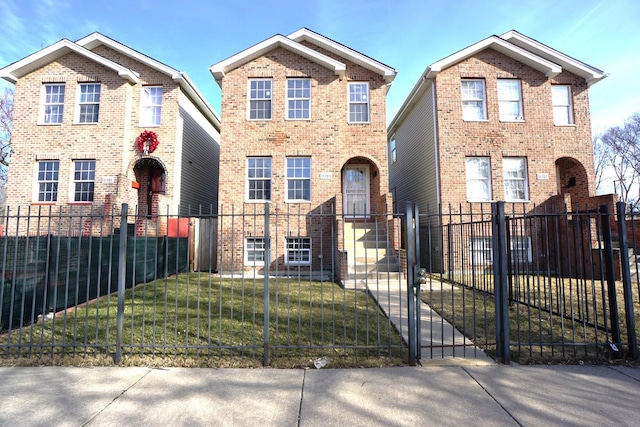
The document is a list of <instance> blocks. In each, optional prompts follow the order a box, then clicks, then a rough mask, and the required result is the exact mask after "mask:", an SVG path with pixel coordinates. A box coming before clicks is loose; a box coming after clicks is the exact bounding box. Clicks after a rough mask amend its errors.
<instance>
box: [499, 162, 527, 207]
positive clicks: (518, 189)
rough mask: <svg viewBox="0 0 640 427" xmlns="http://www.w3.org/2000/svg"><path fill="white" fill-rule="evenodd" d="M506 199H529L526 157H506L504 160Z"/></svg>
mask: <svg viewBox="0 0 640 427" xmlns="http://www.w3.org/2000/svg"><path fill="white" fill-rule="evenodd" d="M502 170H503V174H504V197H505V199H506V200H508V201H514V200H518V201H522V200H528V199H529V190H528V183H527V160H526V159H525V158H524V157H505V158H504V159H503V160H502Z"/></svg>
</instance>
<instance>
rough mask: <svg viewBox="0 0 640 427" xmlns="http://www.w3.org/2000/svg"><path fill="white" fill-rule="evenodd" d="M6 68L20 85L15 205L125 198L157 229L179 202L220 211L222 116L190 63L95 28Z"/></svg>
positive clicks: (93, 205)
mask: <svg viewBox="0 0 640 427" xmlns="http://www.w3.org/2000/svg"><path fill="white" fill-rule="evenodd" d="M0 77H2V78H4V79H5V80H8V81H10V82H12V83H14V84H15V98H14V121H13V134H12V149H13V153H12V155H11V167H10V168H9V176H8V190H7V206H8V207H10V208H11V209H13V212H15V210H16V209H17V208H18V207H21V208H22V209H23V210H22V212H23V213H24V212H25V210H26V207H31V210H32V211H34V210H35V208H37V207H41V206H44V207H45V208H48V207H50V206H51V207H53V208H54V211H55V212H58V210H59V211H60V212H66V211H68V210H75V211H78V209H80V208H82V209H84V210H85V211H88V210H89V211H91V212H98V213H100V212H104V213H109V212H110V209H111V206H113V205H120V204H121V203H125V202H126V203H128V204H129V206H130V212H133V211H135V209H136V208H137V210H138V212H139V213H140V214H141V215H142V216H141V217H140V220H139V221H138V224H136V226H137V227H138V228H142V227H145V228H149V229H155V228H156V227H155V226H157V225H158V223H157V222H156V219H157V216H158V214H162V215H164V214H167V213H171V214H177V213H178V208H179V209H180V211H181V212H180V213H182V214H186V213H188V210H189V209H191V212H195V211H197V210H199V209H200V208H199V207H200V206H202V209H203V210H204V211H206V212H207V213H210V212H213V213H215V211H216V209H217V203H218V199H217V194H218V162H219V158H218V156H219V139H220V138H219V135H220V120H219V118H218V116H217V115H216V113H215V112H214V111H213V109H212V108H211V106H210V105H209V104H208V103H207V101H206V100H205V98H204V97H203V96H202V94H201V93H200V92H199V90H198V89H197V88H196V86H195V85H194V84H193V83H192V82H191V80H190V79H189V77H188V76H187V75H186V74H185V73H184V72H182V71H179V70H176V69H174V68H171V67H169V66H167V65H165V64H163V63H161V62H158V61H157V60H155V59H152V58H150V57H148V56H145V55H144V54H142V53H140V52H137V51H135V50H133V49H131V48H129V47H127V46H124V45H122V44H120V43H118V42H116V41H114V40H112V39H110V38H108V37H106V36H104V35H102V34H99V33H93V34H91V35H89V36H87V37H85V38H83V39H80V40H78V41H76V42H72V41H69V40H66V39H63V40H61V41H59V42H57V43H55V44H53V45H51V46H49V47H46V48H44V49H42V50H40V51H38V52H35V53H33V54H31V55H29V56H27V57H26V58H24V59H21V60H19V61H17V62H15V63H13V64H10V65H8V66H6V67H4V68H2V69H0ZM77 207H78V208H77ZM167 207H168V208H169V211H170V212H166V210H167ZM147 218H148V220H147ZM147 221H153V222H154V223H153V224H147V223H146V222H147ZM97 222H98V221H96V223H97ZM149 225H151V226H150V227H149ZM81 227H85V228H86V227H87V224H82V225H81ZM165 229H166V224H164V223H163V224H160V230H161V231H163V230H165ZM77 231H78V229H75V232H77ZM84 231H85V232H87V230H84Z"/></svg>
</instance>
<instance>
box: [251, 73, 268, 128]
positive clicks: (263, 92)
mask: <svg viewBox="0 0 640 427" xmlns="http://www.w3.org/2000/svg"><path fill="white" fill-rule="evenodd" d="M249 119H250V120H271V80H270V79H256V80H249Z"/></svg>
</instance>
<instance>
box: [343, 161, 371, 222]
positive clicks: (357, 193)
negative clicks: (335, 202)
mask: <svg viewBox="0 0 640 427" xmlns="http://www.w3.org/2000/svg"><path fill="white" fill-rule="evenodd" d="M342 192H343V195H342V200H343V203H344V205H343V207H342V208H343V212H344V214H345V217H348V218H358V217H360V218H362V217H364V218H368V217H369V213H370V210H369V208H370V204H369V166H368V165H346V166H345V167H344V173H343V176H342Z"/></svg>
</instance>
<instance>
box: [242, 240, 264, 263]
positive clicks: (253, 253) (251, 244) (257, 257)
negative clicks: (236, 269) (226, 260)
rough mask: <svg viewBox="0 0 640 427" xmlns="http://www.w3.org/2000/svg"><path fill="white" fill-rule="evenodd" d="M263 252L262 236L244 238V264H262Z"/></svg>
mask: <svg viewBox="0 0 640 427" xmlns="http://www.w3.org/2000/svg"><path fill="white" fill-rule="evenodd" d="M265 254H266V245H265V240H264V237H247V238H245V239H244V263H245V265H264V261H265Z"/></svg>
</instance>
